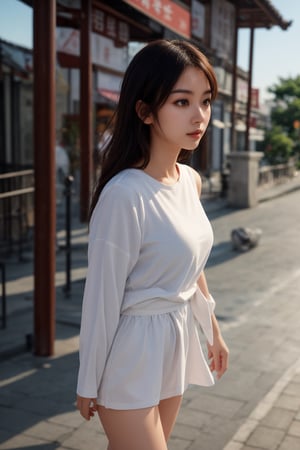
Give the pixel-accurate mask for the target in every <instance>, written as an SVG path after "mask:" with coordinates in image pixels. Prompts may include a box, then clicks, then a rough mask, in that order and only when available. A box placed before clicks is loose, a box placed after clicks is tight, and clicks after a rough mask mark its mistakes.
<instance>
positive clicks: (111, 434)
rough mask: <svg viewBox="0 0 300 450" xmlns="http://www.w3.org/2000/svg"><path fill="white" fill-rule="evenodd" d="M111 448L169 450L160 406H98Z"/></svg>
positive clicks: (113, 449) (118, 449) (115, 449)
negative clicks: (138, 407)
mask: <svg viewBox="0 0 300 450" xmlns="http://www.w3.org/2000/svg"><path fill="white" fill-rule="evenodd" d="M98 414H99V417H100V421H101V423H102V425H103V428H104V431H105V433H106V435H107V438H108V441H109V447H108V449H109V450H141V449H143V450H167V444H166V439H165V436H164V430H163V427H162V424H161V420H160V413H159V409H158V406H154V407H152V408H143V409H133V410H116V409H107V408H104V407H103V406H98Z"/></svg>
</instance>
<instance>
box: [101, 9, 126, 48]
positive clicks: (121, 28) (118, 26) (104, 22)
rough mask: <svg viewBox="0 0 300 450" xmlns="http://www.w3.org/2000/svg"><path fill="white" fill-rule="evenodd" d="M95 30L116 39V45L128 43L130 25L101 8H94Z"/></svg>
mask: <svg viewBox="0 0 300 450" xmlns="http://www.w3.org/2000/svg"><path fill="white" fill-rule="evenodd" d="M92 22H93V31H94V32H95V33H98V34H101V35H102V36H105V37H107V38H109V39H112V40H113V41H115V44H116V46H118V47H120V46H123V45H127V44H128V41H129V26H128V24H127V23H125V22H122V21H120V20H118V19H117V18H116V17H114V16H112V15H111V14H108V13H107V12H105V11H102V10H101V9H98V8H94V9H93V15H92Z"/></svg>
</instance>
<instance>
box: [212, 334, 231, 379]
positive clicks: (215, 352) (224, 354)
mask: <svg viewBox="0 0 300 450" xmlns="http://www.w3.org/2000/svg"><path fill="white" fill-rule="evenodd" d="M207 349H208V355H207V356H208V359H209V360H210V361H209V368H210V370H211V371H212V372H214V371H215V372H216V373H217V379H220V378H221V376H222V375H224V373H225V372H226V370H227V368H228V362H229V350H228V347H227V345H226V344H225V342H224V340H223V338H222V336H221V335H220V334H219V335H217V336H216V337H214V343H213V345H210V344H209V343H207Z"/></svg>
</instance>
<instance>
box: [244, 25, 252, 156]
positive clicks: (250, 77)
mask: <svg viewBox="0 0 300 450" xmlns="http://www.w3.org/2000/svg"><path fill="white" fill-rule="evenodd" d="M253 47H254V28H253V27H251V29H250V51H249V78H248V99H247V113H246V132H245V150H246V151H249V150H250V139H249V135H250V119H251V103H252V72H253Z"/></svg>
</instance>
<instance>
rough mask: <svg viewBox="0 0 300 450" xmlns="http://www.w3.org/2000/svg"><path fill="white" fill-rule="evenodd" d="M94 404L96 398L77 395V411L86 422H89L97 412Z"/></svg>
mask: <svg viewBox="0 0 300 450" xmlns="http://www.w3.org/2000/svg"><path fill="white" fill-rule="evenodd" d="M96 402H97V399H96V398H86V397H81V396H80V395H77V409H79V411H80V414H81V415H82V417H84V418H85V419H86V420H90V418H91V417H94V414H95V412H96V411H97V403H96Z"/></svg>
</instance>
